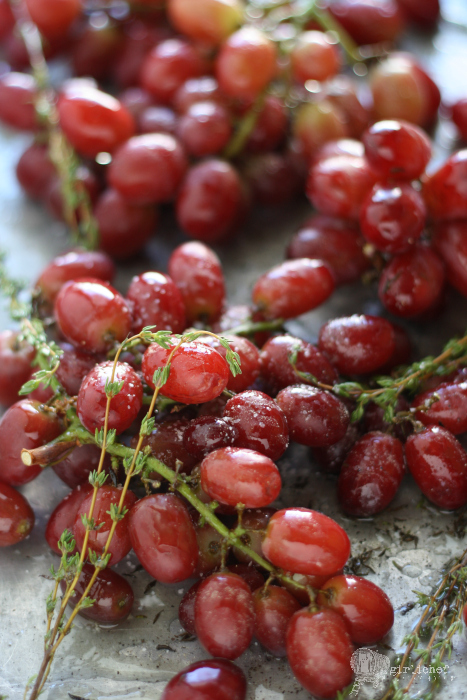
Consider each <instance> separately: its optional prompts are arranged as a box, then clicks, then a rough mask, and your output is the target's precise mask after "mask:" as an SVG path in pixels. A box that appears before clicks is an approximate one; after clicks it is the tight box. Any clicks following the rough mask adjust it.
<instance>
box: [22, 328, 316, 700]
mask: <svg viewBox="0 0 467 700" xmlns="http://www.w3.org/2000/svg"><path fill="white" fill-rule="evenodd" d="M203 334H207V335H209V336H213V337H215V338H217V339H218V340H219V342H220V343H221V345H222V346H223V347H224V348H225V349H226V351H227V352H226V361H227V363H228V365H229V368H230V371H231V372H232V374H233V375H234V376H235V375H236V374H238V373H239V372H240V371H241V370H240V358H239V356H238V354H237V353H236V352H234V351H233V350H232V349H231V348H230V345H229V342H228V340H227V339H225V338H223V337H222V336H218V335H216V334H214V333H211V332H209V331H190V332H188V333H186V334H183V335H177V336H174V335H173V334H172V333H170V331H157V332H153V327H146V328H144V329H143V330H142V331H141V333H139V334H137V335H135V336H133V337H131V338H129V339H128V340H126V341H124V342H123V343H122V344H121V345H120V346H119V348H118V350H117V352H116V355H115V358H114V361H113V365H112V373H111V377H110V379H109V381H108V382H107V383H106V386H105V393H106V396H107V402H106V409H105V417H104V425H103V427H102V428H101V430H96V432H95V434H94V436H93V435H91V433H89V432H88V431H87V430H85V429H84V428H83V426H82V425H81V424H80V422H79V420H78V418H77V417H76V414H75V413H74V409H73V408H69V409H68V413H67V416H68V419H69V421H70V424H69V427H68V429H67V431H65V433H64V434H63V435H62V436H61V440H54V441H52V443H49V447H50V455H51V458H52V459H53V458H54V457H52V455H53V456H55V455H56V453H57V449H58V447H59V445H60V443H61V442H63V443H65V449H67V447H68V445H69V444H70V443H72V442H75V444H96V445H99V446H100V447H101V456H100V460H99V465H98V468H97V470H95V471H93V472H91V474H90V475H89V482H90V484H91V485H92V487H93V492H92V499H91V504H90V507H89V510H88V512H87V513H86V514H83V516H82V522H83V525H84V527H85V535H84V541H83V545H82V548H81V554H75V555H71V554H70V553H71V552H72V551H73V550H74V548H75V541H74V539H73V537H72V536H71V534H70V533H69V532H67V531H65V532H64V533H63V534H62V537H61V539H60V542H59V548H60V550H61V551H62V558H61V561H60V566H59V568H58V569H57V570H55V569H54V568H52V569H51V575H52V577H53V578H54V580H55V584H54V589H53V591H52V592H51V594H50V595H49V596H48V598H47V601H46V613H47V628H46V634H45V641H44V656H43V659H42V663H41V666H40V669H39V672H38V674H37V676H36V678H35V680H34V685H33V687H32V690H31V693H30V695H29V700H35V699H36V698H37V697H38V695H39V694H40V693H41V692H42V690H43V688H44V685H45V683H46V681H47V678H48V676H49V673H50V669H51V666H52V663H53V660H54V657H55V654H56V652H57V650H58V648H59V646H60V644H61V642H62V641H63V639H64V637H65V636H66V635H67V634H68V633H69V632H70V631H71V628H72V625H73V620H74V619H75V617H76V615H77V614H78V612H79V610H80V609H82V608H83V607H90V606H92V605H93V603H94V601H93V600H92V599H91V598H90V597H89V593H90V591H91V589H92V586H93V584H94V582H95V580H96V578H97V576H98V574H99V572H100V571H102V570H103V569H105V568H106V566H107V565H108V564H109V560H110V557H111V554H110V553H109V548H110V544H111V542H112V538H113V535H114V532H115V528H116V526H117V524H118V523H119V522H120V521H121V520H122V519H123V518H124V517H125V515H126V513H127V510H126V508H125V507H124V501H125V496H126V493H127V491H128V488H129V486H130V481H131V479H132V477H133V476H135V475H136V474H141V475H142V476H147V477H149V476H150V475H151V474H152V473H153V472H156V473H158V474H159V475H160V476H162V477H163V478H164V479H166V480H167V481H168V482H169V483H170V484H171V487H172V488H173V489H174V490H176V491H178V492H179V493H180V494H181V495H183V496H184V497H185V498H186V499H187V500H188V501H189V502H190V503H191V504H192V505H193V506H194V507H195V508H196V509H197V510H198V512H199V513H200V515H201V516H202V517H203V518H204V519H205V520H206V521H207V522H209V523H210V524H211V525H212V526H213V527H214V528H215V529H216V530H217V531H218V532H219V533H220V534H221V535H222V536H223V537H224V541H225V548H226V549H227V548H228V547H230V546H236V547H238V548H239V549H241V550H242V551H244V552H245V553H247V554H249V556H251V558H252V559H254V560H255V561H256V562H257V563H258V564H259V565H260V566H263V568H265V569H266V570H268V571H269V572H270V573H271V574H273V575H274V576H275V577H277V578H281V580H287V581H289V583H290V584H291V585H295V586H296V587H298V588H302V586H301V585H300V584H297V583H296V582H295V581H294V580H293V579H292V578H289V577H287V575H286V574H284V573H283V572H280V571H277V570H276V569H274V567H273V566H272V565H271V564H270V563H269V562H267V561H266V560H264V559H263V558H262V557H260V556H259V555H257V554H256V553H255V552H254V551H253V550H251V549H250V548H249V547H247V546H246V545H245V544H244V542H243V541H242V540H241V535H242V534H243V533H244V531H243V530H242V529H241V528H239V527H237V528H235V531H231V530H229V529H228V528H227V527H226V526H225V525H224V524H223V523H222V522H221V521H220V520H218V518H217V517H216V516H215V514H214V508H212V507H211V506H210V505H206V504H204V503H202V501H200V500H199V499H198V498H197V497H196V495H195V494H194V492H193V490H192V488H191V487H190V486H189V484H188V481H187V479H185V477H184V476H183V475H181V474H179V473H178V472H176V471H174V470H172V469H170V468H169V467H167V465H165V464H164V463H162V462H160V461H159V460H157V459H155V458H153V457H150V455H149V454H148V451H147V450H144V451H142V447H143V442H144V438H145V437H146V436H147V435H148V434H150V433H151V431H152V430H153V428H154V418H153V413H154V411H155V408H156V404H157V399H158V396H159V394H160V392H161V389H162V388H163V386H164V384H165V383H166V382H167V379H168V377H169V374H170V367H171V363H172V359H173V357H174V355H175V353H176V352H177V350H178V349H179V348H180V347H181V346H182V344H183V343H190V342H192V341H194V340H196V339H197V338H198V337H199V336H201V335H203ZM136 340H138V341H143V342H150V343H157V344H158V345H160V346H162V347H164V348H166V349H170V353H169V356H168V358H167V361H166V363H165V364H164V366H163V367H161V368H159V369H158V370H156V372H155V374H154V377H153V381H154V385H155V388H154V393H153V395H152V399H151V404H150V406H149V410H148V412H147V414H146V416H145V418H144V420H143V421H142V424H141V428H140V433H139V437H138V442H137V444H136V447H135V448H134V449H132V448H129V447H126V446H124V445H121V444H119V443H118V442H117V441H116V433H115V431H114V430H109V414H110V405H111V402H112V399H113V398H114V397H115V396H116V395H117V394H118V393H119V392H120V391H121V389H122V386H123V384H122V383H121V382H117V381H115V375H116V370H117V364H118V360H119V357H120V356H121V353H122V352H123V351H124V350H125V348H126V347H127V344H129V345H131V344H132V343H134V342H135V341H136ZM54 352H55V351H54V349H53V347H51V354H53V353H54ZM107 452H108V453H109V454H110V455H112V456H114V457H119V458H120V459H121V460H122V462H123V466H124V468H125V474H126V477H125V482H124V484H123V487H122V490H121V494H120V499H119V502H118V505H117V504H113V506H112V507H111V509H110V511H109V515H110V517H111V520H112V525H111V528H110V531H109V534H108V536H107V539H106V543H105V546H104V550H103V552H102V554H100V555H99V554H98V553H97V552H94V551H93V550H90V549H89V550H88V543H89V536H90V532H92V531H93V530H97V529H99V528H100V527H101V526H102V523H96V521H95V519H94V511H95V506H96V501H97V494H98V490H99V488H101V487H102V486H103V485H104V483H105V480H106V477H105V474H104V473H103V471H102V470H103V466H104V458H105V455H106V453H107ZM39 453H40V454H39ZM46 453H47V448H45V449H44V447H41V448H38V451H37V452H36V451H35V450H23V453H22V458H23V461H24V462H25V463H26V464H35V463H38V464H41V465H44V463H47V459H46ZM86 558H88V560H89V562H90V564H91V565H93V566H94V572H93V574H92V575H91V577H90V579H89V582H88V584H87V586H86V588H85V590H84V591H83V593H82V595H81V596H80V598H79V600H78V602H77V603H76V605H75V607H74V609H73V611H72V612H71V613H70V615H69V617H68V618H66V608H67V605H68V603H69V601H70V598H71V597H72V596H73V595H74V592H75V588H76V585H77V583H78V580H79V577H80V574H81V572H82V569H83V566H84V563H85V561H86ZM61 581H65V582H66V589H65V592H64V595H63V597H62V599H61V602H60V604H58V598H57V595H58V587H59V584H60V582H61ZM303 588H304V587H303ZM57 608H58V611H57ZM26 692H27V691H26Z"/></svg>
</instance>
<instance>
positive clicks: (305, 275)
mask: <svg viewBox="0 0 467 700" xmlns="http://www.w3.org/2000/svg"><path fill="white" fill-rule="evenodd" d="M335 286H336V283H335V278H334V273H333V272H332V269H331V268H330V266H329V265H328V264H327V263H325V262H323V261H322V260H310V259H308V258H300V259H297V260H288V261H286V262H284V263H281V264H280V265H276V266H275V267H273V268H272V269H271V270H269V271H268V272H266V273H265V274H264V275H261V277H259V278H258V279H257V281H256V283H255V285H254V287H253V291H252V299H253V303H254V304H255V306H256V308H257V309H258V310H259V311H261V313H262V314H263V315H264V317H265V318H266V319H268V320H270V319H274V318H285V319H287V318H294V317H295V316H300V315H301V314H304V313H306V312H307V311H311V310H312V309H315V308H316V307H317V306H320V305H321V304H323V303H324V302H325V301H326V300H327V299H328V298H329V297H330V296H331V294H332V293H333V291H334V289H335Z"/></svg>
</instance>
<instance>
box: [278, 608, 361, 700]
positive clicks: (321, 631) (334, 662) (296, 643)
mask: <svg viewBox="0 0 467 700" xmlns="http://www.w3.org/2000/svg"><path fill="white" fill-rule="evenodd" d="M286 648H287V659H288V661H289V664H290V666H291V668H292V672H293V674H294V676H295V677H296V679H297V680H298V682H299V683H300V684H301V685H302V686H303V687H304V688H305V689H306V690H308V692H309V693H311V694H312V695H314V696H315V697H319V698H333V697H334V696H335V695H336V693H337V692H338V691H339V690H343V689H344V688H345V686H347V685H349V683H351V681H352V677H353V674H352V668H351V666H350V660H351V657H352V653H353V650H354V647H353V644H352V642H351V640H350V636H349V633H348V631H347V625H346V623H345V622H344V620H343V618H342V617H341V616H340V615H338V614H337V613H335V612H334V611H333V610H320V611H318V612H312V611H310V610H307V609H305V610H299V611H298V612H296V613H295V615H294V616H293V617H292V619H291V620H290V623H289V626H288V628H287V636H286Z"/></svg>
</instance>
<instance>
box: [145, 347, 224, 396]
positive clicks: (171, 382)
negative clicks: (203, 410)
mask: <svg viewBox="0 0 467 700" xmlns="http://www.w3.org/2000/svg"><path fill="white" fill-rule="evenodd" d="M170 353H171V349H170V348H167V349H165V348H162V347H161V346H160V345H156V344H153V345H151V346H150V347H149V348H148V349H147V350H146V352H145V353H144V356H143V362H142V371H143V375H144V378H145V380H146V382H147V383H148V384H149V386H150V387H151V388H154V382H153V377H154V372H155V371H156V370H157V369H158V368H160V367H164V365H165V364H166V362H167V360H168V358H169V356H170ZM228 379H229V366H228V364H227V362H226V361H225V360H224V358H223V357H221V355H220V354H219V353H218V352H216V350H213V349H212V348H210V347H208V346H207V345H204V344H203V343H194V342H193V343H183V344H182V345H181V346H180V347H179V348H178V350H176V352H175V354H174V355H173V357H172V360H171V367H170V373H169V377H168V380H167V382H166V383H165V384H164V386H163V388H162V393H163V394H164V396H167V398H169V399H173V400H174V401H180V402H181V403H186V404H194V403H204V402H206V401H210V400H211V399H215V398H216V397H217V396H219V395H220V394H222V392H223V391H224V389H225V387H226V386H227V382H228Z"/></svg>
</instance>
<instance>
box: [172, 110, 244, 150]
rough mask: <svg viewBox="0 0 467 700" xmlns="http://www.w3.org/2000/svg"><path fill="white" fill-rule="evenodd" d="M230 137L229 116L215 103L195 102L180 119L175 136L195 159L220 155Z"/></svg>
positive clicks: (230, 125)
mask: <svg viewBox="0 0 467 700" xmlns="http://www.w3.org/2000/svg"><path fill="white" fill-rule="evenodd" d="M231 135H232V124H231V119H230V114H229V112H228V111H227V109H226V108H225V107H223V106H222V105H220V104H217V103H216V102H195V103H194V104H192V105H190V107H188V109H187V110H186V112H185V113H184V114H183V115H182V116H181V117H180V120H179V122H178V124H177V136H178V138H179V139H180V141H181V143H182V145H183V146H184V148H185V150H186V152H187V153H188V154H189V155H191V156H194V157H195V158H204V157H206V156H212V155H216V153H220V152H221V151H222V150H223V149H224V148H225V147H226V146H227V144H228V142H229V140H230V137H231Z"/></svg>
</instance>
